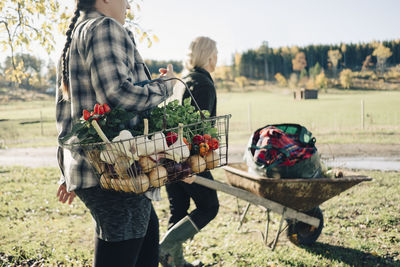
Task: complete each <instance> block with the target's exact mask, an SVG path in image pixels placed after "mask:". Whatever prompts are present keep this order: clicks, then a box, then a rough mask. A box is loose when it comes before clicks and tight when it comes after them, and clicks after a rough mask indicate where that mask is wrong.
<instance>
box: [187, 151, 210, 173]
mask: <svg viewBox="0 0 400 267" xmlns="http://www.w3.org/2000/svg"><path fill="white" fill-rule="evenodd" d="M188 163H189V165H190V168H191V169H192V172H194V173H200V172H203V171H205V170H206V161H205V160H204V159H203V157H201V156H200V155H193V156H191V157H190V158H189V159H188Z"/></svg>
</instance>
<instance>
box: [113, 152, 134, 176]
mask: <svg viewBox="0 0 400 267" xmlns="http://www.w3.org/2000/svg"><path fill="white" fill-rule="evenodd" d="M133 162H134V160H133V159H132V158H130V157H126V156H120V157H118V158H117V159H116V160H115V164H114V169H115V172H116V173H117V174H118V176H119V177H125V178H127V177H129V176H130V175H129V173H128V169H129V168H130V167H131V164H132V163H133Z"/></svg>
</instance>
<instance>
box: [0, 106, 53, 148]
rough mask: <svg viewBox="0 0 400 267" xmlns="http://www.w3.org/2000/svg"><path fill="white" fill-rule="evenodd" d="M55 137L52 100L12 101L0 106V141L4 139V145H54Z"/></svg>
mask: <svg viewBox="0 0 400 267" xmlns="http://www.w3.org/2000/svg"><path fill="white" fill-rule="evenodd" d="M56 137H57V130H56V125H55V105H54V101H32V102H12V103H8V104H2V105H1V106H0V141H1V140H4V145H5V146H7V147H40V146H51V145H53V146H54V145H56V144H57V140H56V139H57V138H56ZM2 143H3V142H2ZM0 148H1V144H0Z"/></svg>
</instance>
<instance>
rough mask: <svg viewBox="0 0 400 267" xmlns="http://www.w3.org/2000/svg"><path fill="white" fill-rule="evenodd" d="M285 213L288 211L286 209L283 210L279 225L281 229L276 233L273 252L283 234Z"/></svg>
mask: <svg viewBox="0 0 400 267" xmlns="http://www.w3.org/2000/svg"><path fill="white" fill-rule="evenodd" d="M285 211H286V207H285V208H283V211H282V217H281V221H280V223H279V229H278V231H277V232H276V236H275V240H274V242H273V243H272V247H271V250H274V249H275V247H276V244H277V243H278V239H279V235H280V234H281V229H282V225H283V221H284V220H285V217H284V215H285Z"/></svg>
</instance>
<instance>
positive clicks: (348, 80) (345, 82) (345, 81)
mask: <svg viewBox="0 0 400 267" xmlns="http://www.w3.org/2000/svg"><path fill="white" fill-rule="evenodd" d="M352 79H353V72H352V71H351V69H344V70H342V72H341V73H340V84H341V85H342V87H343V88H346V89H349V88H350V87H351V85H352Z"/></svg>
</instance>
